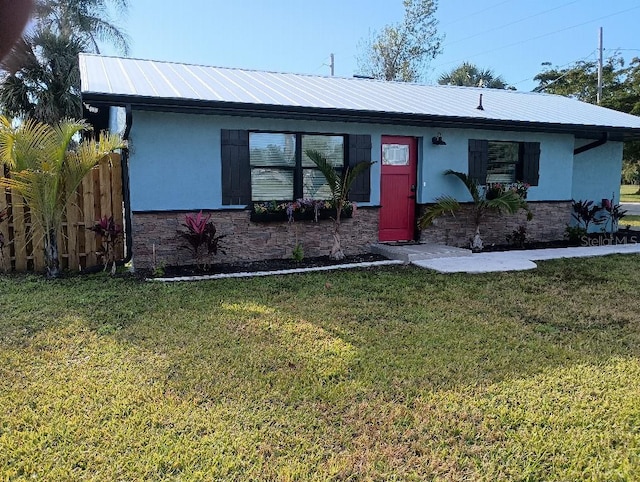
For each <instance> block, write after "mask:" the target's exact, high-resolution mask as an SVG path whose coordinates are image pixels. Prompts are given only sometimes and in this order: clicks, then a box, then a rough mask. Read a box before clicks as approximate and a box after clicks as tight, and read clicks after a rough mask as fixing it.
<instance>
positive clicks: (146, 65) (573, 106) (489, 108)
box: [80, 54, 640, 137]
mask: <svg viewBox="0 0 640 482" xmlns="http://www.w3.org/2000/svg"><path fill="white" fill-rule="evenodd" d="M80 74H81V83H82V93H83V95H84V96H86V97H88V98H93V99H95V98H105V99H108V98H109V97H111V98H120V99H122V98H130V99H131V102H132V103H135V102H136V98H139V99H142V98H144V99H147V100H149V99H157V100H159V101H161V100H163V99H170V100H172V101H173V102H174V104H175V103H176V102H177V103H179V102H180V101H182V100H183V101H185V103H186V102H188V101H200V102H204V103H211V104H215V103H232V104H246V105H247V106H251V105H254V106H274V107H287V108H288V107H291V108H303V109H304V108H309V109H319V110H326V111H327V112H330V111H354V112H356V111H357V112H361V113H362V112H364V113H367V112H370V113H377V114H379V113H387V114H397V115H400V116H402V115H406V116H407V117H410V116H433V117H440V118H450V119H452V120H454V119H455V118H464V119H472V120H474V119H475V120H478V121H479V122H482V121H487V122H488V121H502V122H509V121H512V122H523V123H541V124H554V125H570V126H589V127H603V128H607V127H608V128H614V129H630V130H633V131H635V130H636V129H640V117H636V116H633V115H629V114H624V113H621V112H617V111H614V110H610V109H605V108H602V107H599V106H595V105H591V104H587V103H584V102H580V101H577V100H575V99H570V98H567V97H562V96H558V95H549V94H538V93H531V92H518V91H509V90H498V89H480V88H473V87H453V86H441V85H420V84H410V83H402V82H383V81H379V80H369V79H356V78H340V77H323V76H311V75H301V74H286V73H274V72H260V71H252V70H241V69H229V68H220V67H205V66H200V65H187V64H179V63H171V62H158V61H151V60H138V59H129V58H119V57H106V56H100V55H94V54H80ZM480 94H482V96H483V100H482V103H483V106H484V110H478V109H477V106H478V102H479V97H480ZM638 134H640V133H639V132H634V137H637V136H638Z"/></svg>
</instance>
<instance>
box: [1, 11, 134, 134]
mask: <svg viewBox="0 0 640 482" xmlns="http://www.w3.org/2000/svg"><path fill="white" fill-rule="evenodd" d="M110 6H114V7H116V10H118V11H119V12H120V13H124V12H125V11H126V9H127V7H128V0H111V1H109V0H38V1H36V6H35V11H34V19H33V21H32V28H31V29H29V30H28V31H29V32H32V33H30V34H25V35H24V36H23V38H22V40H21V41H20V42H19V43H18V45H17V46H16V48H14V49H13V50H12V52H11V53H10V54H9V55H8V56H7V57H6V58H5V59H2V61H1V62H0V70H4V71H5V72H7V75H6V77H5V78H4V79H3V82H2V84H1V85H0V105H1V106H2V108H3V111H4V113H5V114H7V115H10V116H14V117H20V118H32V119H35V120H38V121H40V122H44V123H49V124H55V123H59V122H61V121H63V120H64V119H66V118H75V119H77V118H80V117H82V114H83V111H82V103H81V99H80V71H79V68H78V54H79V53H80V52H87V51H93V52H97V53H99V52H100V50H99V47H98V42H99V41H104V42H110V43H112V44H113V45H115V46H116V48H118V49H120V50H121V51H122V52H123V53H125V54H126V53H127V52H128V39H127V36H126V35H125V34H124V33H123V32H122V30H121V29H120V28H119V27H118V26H117V23H116V21H115V20H112V19H111V18H110V15H109V13H110V11H111V8H110Z"/></svg>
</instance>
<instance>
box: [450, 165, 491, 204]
mask: <svg viewBox="0 0 640 482" xmlns="http://www.w3.org/2000/svg"><path fill="white" fill-rule="evenodd" d="M444 175H445V176H455V177H457V178H458V179H460V180H461V181H462V182H463V184H464V185H465V187H466V188H467V190H468V191H469V194H471V197H472V198H473V202H475V203H477V202H478V201H480V199H481V198H482V196H481V195H480V186H479V185H478V182H477V181H476V180H475V179H471V178H470V177H469V176H467V175H466V174H465V173H464V172H459V171H453V170H451V169H447V170H446V171H444Z"/></svg>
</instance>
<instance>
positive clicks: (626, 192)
mask: <svg viewBox="0 0 640 482" xmlns="http://www.w3.org/2000/svg"><path fill="white" fill-rule="evenodd" d="M620 202H623V203H640V194H638V186H631V185H624V184H623V185H622V186H620Z"/></svg>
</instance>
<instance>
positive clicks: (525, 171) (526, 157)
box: [521, 142, 540, 186]
mask: <svg viewBox="0 0 640 482" xmlns="http://www.w3.org/2000/svg"><path fill="white" fill-rule="evenodd" d="M523 146H524V149H523V153H522V179H521V180H522V181H524V182H526V183H528V184H529V185H531V186H537V185H538V180H539V178H540V143H539V142H523Z"/></svg>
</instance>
